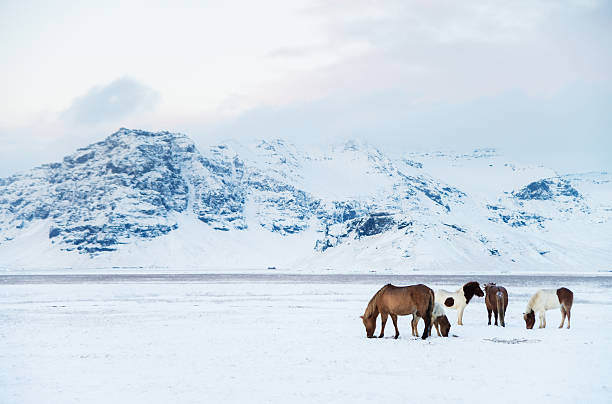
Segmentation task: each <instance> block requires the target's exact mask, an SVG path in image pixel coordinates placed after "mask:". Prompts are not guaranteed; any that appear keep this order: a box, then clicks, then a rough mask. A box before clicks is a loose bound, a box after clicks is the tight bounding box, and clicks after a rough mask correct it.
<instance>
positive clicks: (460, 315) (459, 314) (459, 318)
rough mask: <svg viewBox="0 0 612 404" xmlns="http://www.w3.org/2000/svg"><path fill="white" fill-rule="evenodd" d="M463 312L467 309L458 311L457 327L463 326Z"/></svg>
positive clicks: (462, 308) (461, 308)
mask: <svg viewBox="0 0 612 404" xmlns="http://www.w3.org/2000/svg"><path fill="white" fill-rule="evenodd" d="M463 310H465V307H460V308H458V309H457V325H463Z"/></svg>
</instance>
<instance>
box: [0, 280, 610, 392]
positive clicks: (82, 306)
mask: <svg viewBox="0 0 612 404" xmlns="http://www.w3.org/2000/svg"><path fill="white" fill-rule="evenodd" d="M472 279H476V280H478V281H480V282H486V281H490V280H498V283H499V284H504V285H505V286H506V287H507V288H508V291H509V292H510V306H509V309H508V315H507V322H508V326H507V327H506V328H500V327H493V326H491V327H487V325H486V309H485V305H484V301H483V299H478V298H475V299H477V300H474V301H473V302H472V303H470V305H469V306H468V307H467V309H466V313H465V316H464V323H465V325H464V326H463V327H459V326H457V325H455V323H456V313H455V312H450V311H449V312H448V315H449V319H450V320H451V322H452V323H454V325H453V327H452V329H451V334H453V335H454V336H453V337H450V338H439V337H437V336H434V337H432V338H430V339H428V340H426V341H422V340H420V339H416V338H413V337H411V336H410V324H409V319H408V318H407V317H401V318H400V321H399V327H400V332H401V333H402V335H401V337H400V339H399V340H393V339H391V338H385V339H383V340H378V339H367V338H365V331H364V329H363V325H362V324H361V321H360V319H359V315H361V314H362V313H363V310H364V308H365V305H366V304H367V302H368V300H369V299H370V297H371V296H372V294H373V293H374V292H376V291H377V290H378V288H380V287H381V286H382V285H383V284H384V283H386V282H387V280H389V279H387V278H385V277H384V276H370V277H367V276H366V277H359V276H350V277H348V278H347V277H345V278H343V277H324V276H308V277H297V278H296V277H283V276H277V277H264V276H255V277H253V276H251V277H249V276H246V277H241V276H232V275H224V276H220V277H206V276H203V277H200V278H197V277H196V278H193V277H192V278H189V277H187V278H181V277H155V276H153V277H141V278H138V277H134V278H129V277H119V278H116V277H115V278H113V277H106V278H105V277H103V276H97V277H82V278H70V277H65V276H59V277H44V276H40V277H34V278H28V277H24V276H21V277H19V276H17V277H15V276H0V402H1V403H62V404H63V403H128V402H129V403H145V402H146V403H172V402H175V403H191V402H193V403H195V402H198V403H202V402H208V403H221V402H222V403H238V402H283V403H285V402H289V403H296V402H308V403H312V402H332V403H336V402H348V403H356V402H373V401H379V400H383V401H384V400H389V399H395V400H398V399H399V400H400V401H399V402H407V401H408V400H410V401H413V400H418V401H420V402H427V403H437V402H440V403H450V402H489V400H491V399H493V400H494V402H495V403H506V402H507V403H515V402H538V403H560V402H578V401H581V402H589V403H604V402H605V403H609V402H611V401H612V348H610V347H611V346H612V345H611V343H612V335H611V331H612V316H611V315H610V309H611V308H612V277H610V276H608V277H580V278H579V277H575V278H573V277H559V278H555V277H516V276H515V277H497V279H492V278H491V277H490V276H487V277H477V276H469V278H466V277H460V276H455V277H452V276H445V277H435V276H431V277H422V278H414V282H411V281H410V278H409V277H404V278H397V277H396V278H393V279H390V280H392V281H393V282H394V283H396V284H410V283H418V282H421V281H424V283H426V284H428V285H429V286H431V287H434V288H437V287H443V288H447V289H453V290H454V289H456V288H457V287H458V286H459V285H460V284H462V283H464V281H467V280H472ZM558 286H566V287H569V288H570V289H572V290H573V291H574V294H575V303H574V308H573V310H572V329H571V330H566V329H563V330H559V329H557V328H556V327H557V325H558V322H559V321H560V314H559V312H558V311H556V310H555V311H550V312H548V316H547V318H548V328H546V329H543V330H538V329H536V330H525V327H524V322H523V320H522V318H521V316H522V312H523V309H524V307H525V304H526V302H527V299H528V297H529V296H530V295H531V294H532V293H533V292H535V290H537V289H538V288H543V287H558ZM387 327H388V329H387V335H388V336H392V335H393V326H392V324H391V321H389V324H387ZM421 328H422V323H421ZM377 331H378V329H377Z"/></svg>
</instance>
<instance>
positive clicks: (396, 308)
mask: <svg viewBox="0 0 612 404" xmlns="http://www.w3.org/2000/svg"><path fill="white" fill-rule="evenodd" d="M433 308H434V292H433V290H431V289H430V288H428V287H427V286H425V285H412V286H403V287H397V286H393V285H391V284H387V285H385V286H383V287H382V288H381V289H380V290H379V291H378V292H376V294H375V295H374V296H372V299H370V302H369V303H368V306H367V307H366V309H365V313H364V314H363V316H361V319H362V320H363V325H364V326H365V329H366V335H367V336H368V338H373V337H374V331H375V330H376V318H377V317H378V314H380V318H381V320H382V324H381V325H382V328H381V330H380V335H379V336H378V338H382V337H384V336H385V325H386V323H387V317H388V316H389V315H390V316H391V320H393V326H394V327H395V338H396V339H397V337H399V330H398V328H397V316H407V315H410V314H412V315H414V316H417V317H421V318H422V319H423V320H425V329H424V330H423V337H422V338H423V339H426V338H427V337H428V336H429V333H430V328H431V327H430V325H431V314H432V312H433ZM417 322H418V320H417ZM413 334H414V329H413Z"/></svg>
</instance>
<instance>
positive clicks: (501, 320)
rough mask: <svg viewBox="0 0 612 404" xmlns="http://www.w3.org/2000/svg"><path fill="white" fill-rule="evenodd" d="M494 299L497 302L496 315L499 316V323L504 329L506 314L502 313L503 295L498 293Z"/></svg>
mask: <svg viewBox="0 0 612 404" xmlns="http://www.w3.org/2000/svg"><path fill="white" fill-rule="evenodd" d="M495 298H496V300H497V314H498V315H499V323H500V324H501V326H502V327H505V326H506V323H505V322H504V316H505V314H506V313H505V312H504V294H503V293H502V292H500V291H498V292H497V293H496V294H495Z"/></svg>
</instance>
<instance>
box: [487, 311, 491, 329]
mask: <svg viewBox="0 0 612 404" xmlns="http://www.w3.org/2000/svg"><path fill="white" fill-rule="evenodd" d="M487 313H488V314H489V324H488V325H491V309H489V308H487Z"/></svg>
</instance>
